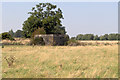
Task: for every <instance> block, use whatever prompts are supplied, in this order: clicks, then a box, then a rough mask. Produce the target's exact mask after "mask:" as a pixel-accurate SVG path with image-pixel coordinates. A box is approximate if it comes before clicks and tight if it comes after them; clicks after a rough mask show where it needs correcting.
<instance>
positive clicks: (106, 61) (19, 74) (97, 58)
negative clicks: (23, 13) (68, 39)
mask: <svg viewBox="0 0 120 80" xmlns="http://www.w3.org/2000/svg"><path fill="white" fill-rule="evenodd" d="M10 55H12V56H14V57H15V62H14V64H13V66H12V67H8V64H7V62H6V60H5V59H4V57H9V56H10ZM2 61H3V62H2V63H3V64H2V77H3V78H41V77H46V78H117V77H118V45H112V46H110V45H107V46H34V47H32V46H24V45H19V46H17V45H11V46H5V47H4V48H2Z"/></svg>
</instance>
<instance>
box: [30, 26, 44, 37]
mask: <svg viewBox="0 0 120 80" xmlns="http://www.w3.org/2000/svg"><path fill="white" fill-rule="evenodd" d="M39 34H46V32H45V30H44V28H38V29H36V30H35V31H34V32H33V33H32V36H31V38H34V36H35V35H39Z"/></svg>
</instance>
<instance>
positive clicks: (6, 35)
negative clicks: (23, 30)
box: [2, 32, 14, 40]
mask: <svg viewBox="0 0 120 80" xmlns="http://www.w3.org/2000/svg"><path fill="white" fill-rule="evenodd" d="M2 39H9V40H14V38H13V37H12V36H11V35H10V34H9V33H8V32H4V33H2Z"/></svg>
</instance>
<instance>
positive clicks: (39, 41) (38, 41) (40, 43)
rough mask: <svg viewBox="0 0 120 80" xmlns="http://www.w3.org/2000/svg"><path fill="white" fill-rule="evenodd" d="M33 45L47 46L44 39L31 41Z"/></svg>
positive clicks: (37, 38) (38, 38)
mask: <svg viewBox="0 0 120 80" xmlns="http://www.w3.org/2000/svg"><path fill="white" fill-rule="evenodd" d="M30 44H31V45H33V44H34V45H45V42H44V40H43V38H42V37H36V38H33V39H31V43H30Z"/></svg>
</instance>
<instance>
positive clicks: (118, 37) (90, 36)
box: [71, 33, 120, 40]
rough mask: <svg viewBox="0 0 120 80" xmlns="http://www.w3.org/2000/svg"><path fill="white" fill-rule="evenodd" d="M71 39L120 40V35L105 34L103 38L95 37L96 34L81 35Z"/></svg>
mask: <svg viewBox="0 0 120 80" xmlns="http://www.w3.org/2000/svg"><path fill="white" fill-rule="evenodd" d="M71 39H75V40H120V34H117V33H111V34H104V35H101V36H98V35H94V34H79V35H77V36H76V37H72V38H71Z"/></svg>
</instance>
